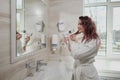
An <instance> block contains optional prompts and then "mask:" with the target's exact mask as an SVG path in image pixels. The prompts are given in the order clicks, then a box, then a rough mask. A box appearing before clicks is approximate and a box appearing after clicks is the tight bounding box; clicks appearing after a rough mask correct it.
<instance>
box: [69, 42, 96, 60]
mask: <svg viewBox="0 0 120 80" xmlns="http://www.w3.org/2000/svg"><path fill="white" fill-rule="evenodd" d="M96 49H98V45H97V43H96V40H91V41H90V42H88V43H83V42H82V43H80V44H78V43H75V42H74V43H73V42H72V44H71V54H72V56H73V57H74V59H83V58H86V57H88V56H91V55H93V54H92V53H93V52H94V51H96Z"/></svg>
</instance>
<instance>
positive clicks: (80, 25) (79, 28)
mask: <svg viewBox="0 0 120 80" xmlns="http://www.w3.org/2000/svg"><path fill="white" fill-rule="evenodd" d="M78 31H79V32H81V33H84V28H83V25H82V22H81V20H78Z"/></svg>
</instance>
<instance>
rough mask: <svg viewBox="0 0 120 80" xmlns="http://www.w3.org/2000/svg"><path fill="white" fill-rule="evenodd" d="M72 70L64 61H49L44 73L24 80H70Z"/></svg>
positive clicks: (41, 72) (38, 73)
mask: <svg viewBox="0 0 120 80" xmlns="http://www.w3.org/2000/svg"><path fill="white" fill-rule="evenodd" d="M71 76H72V68H71V66H70V65H68V63H66V62H65V61H49V62H48V63H47V66H46V67H45V68H44V71H40V72H36V73H35V74H34V76H33V77H27V78H26V79H24V80H71Z"/></svg>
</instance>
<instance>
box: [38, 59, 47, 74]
mask: <svg viewBox="0 0 120 80" xmlns="http://www.w3.org/2000/svg"><path fill="white" fill-rule="evenodd" d="M42 61H43V60H38V61H37V66H36V72H38V71H39V70H40V69H39V68H40V67H41V66H43V65H47V63H44V62H42Z"/></svg>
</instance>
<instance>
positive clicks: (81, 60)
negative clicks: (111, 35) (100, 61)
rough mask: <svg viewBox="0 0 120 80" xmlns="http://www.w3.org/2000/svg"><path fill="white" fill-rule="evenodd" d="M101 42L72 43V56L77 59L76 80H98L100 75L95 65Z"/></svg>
mask: <svg viewBox="0 0 120 80" xmlns="http://www.w3.org/2000/svg"><path fill="white" fill-rule="evenodd" d="M99 43H100V40H99V39H97V40H95V39H93V40H91V41H89V42H87V43H84V42H81V43H75V42H72V43H71V54H72V56H73V58H74V59H75V70H74V80H98V73H97V71H96V68H95V67H94V65H93V62H94V61H95V60H94V58H95V56H96V55H97V52H98V48H99Z"/></svg>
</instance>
